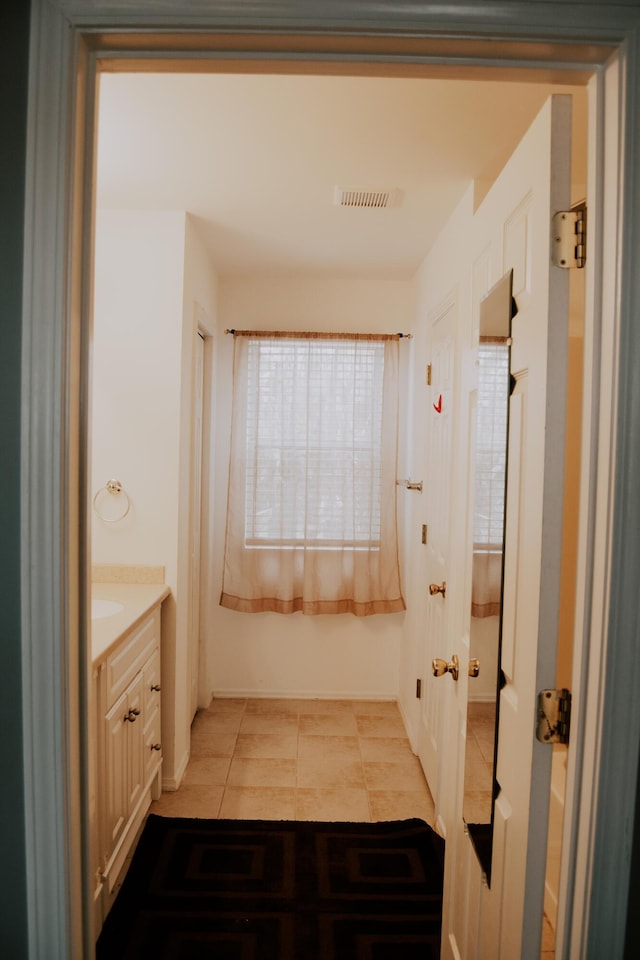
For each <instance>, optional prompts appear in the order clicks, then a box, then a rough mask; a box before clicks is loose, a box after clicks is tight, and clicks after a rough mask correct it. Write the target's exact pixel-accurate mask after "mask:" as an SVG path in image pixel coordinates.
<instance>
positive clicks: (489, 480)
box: [473, 343, 509, 552]
mask: <svg viewBox="0 0 640 960" xmlns="http://www.w3.org/2000/svg"><path fill="white" fill-rule="evenodd" d="M478 357H479V361H480V362H479V366H478V371H479V373H478V410H477V430H476V467H475V469H476V478H475V513H474V529H473V540H474V544H475V549H476V550H478V549H482V548H485V549H491V548H493V549H495V550H499V551H500V552H502V541H503V534H504V493H505V475H506V469H507V414H508V409H509V347H508V346H507V345H506V344H504V343H480V345H479V347H478Z"/></svg>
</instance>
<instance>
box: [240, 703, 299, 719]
mask: <svg viewBox="0 0 640 960" xmlns="http://www.w3.org/2000/svg"><path fill="white" fill-rule="evenodd" d="M245 713H247V714H249V713H252V714H255V713H259V714H262V715H263V716H264V715H267V714H268V715H269V716H273V717H297V716H298V701H297V700H260V699H258V700H247V705H246V707H245Z"/></svg>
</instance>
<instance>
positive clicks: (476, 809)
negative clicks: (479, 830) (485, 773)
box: [464, 790, 491, 823]
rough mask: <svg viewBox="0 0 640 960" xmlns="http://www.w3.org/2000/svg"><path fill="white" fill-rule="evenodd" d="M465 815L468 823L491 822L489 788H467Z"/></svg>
mask: <svg viewBox="0 0 640 960" xmlns="http://www.w3.org/2000/svg"><path fill="white" fill-rule="evenodd" d="M464 817H465V820H466V821H467V823H489V821H490V819H491V793H490V791H487V790H465V794H464Z"/></svg>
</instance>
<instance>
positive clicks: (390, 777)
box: [362, 757, 426, 791]
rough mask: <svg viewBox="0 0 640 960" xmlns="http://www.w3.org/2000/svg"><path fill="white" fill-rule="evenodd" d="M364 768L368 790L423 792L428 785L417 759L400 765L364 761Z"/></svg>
mask: <svg viewBox="0 0 640 960" xmlns="http://www.w3.org/2000/svg"><path fill="white" fill-rule="evenodd" d="M362 766H363V769H364V778H365V783H366V785H367V789H368V790H393V791H398V790H400V791H402V790H422V789H424V787H425V785H426V780H425V778H424V774H423V772H422V767H421V766H420V761H419V760H418V759H417V757H414V758H413V762H412V761H411V760H403V761H401V762H399V763H391V762H389V761H382V762H377V761H371V760H364V761H363V763H362Z"/></svg>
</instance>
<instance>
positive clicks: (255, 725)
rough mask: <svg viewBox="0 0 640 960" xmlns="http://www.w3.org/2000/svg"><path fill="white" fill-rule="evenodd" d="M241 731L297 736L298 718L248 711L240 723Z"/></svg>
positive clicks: (243, 732)
mask: <svg viewBox="0 0 640 960" xmlns="http://www.w3.org/2000/svg"><path fill="white" fill-rule="evenodd" d="M240 733H242V734H245V733H260V734H263V735H264V734H270V735H271V734H283V733H286V734H289V735H290V736H295V735H297V733H298V718H297V716H295V717H290V716H286V717H276V716H271V715H270V714H264V713H247V714H245V715H244V717H243V718H242V723H241V724H240Z"/></svg>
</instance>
